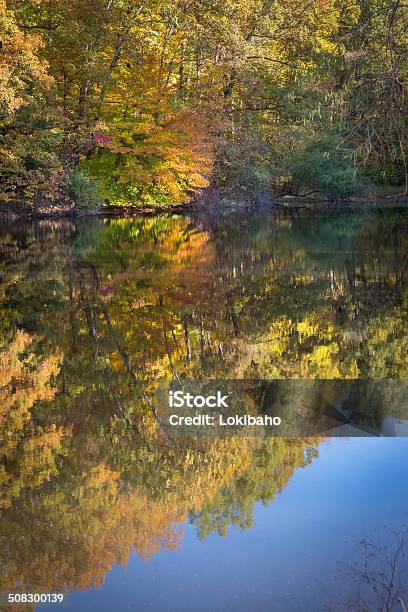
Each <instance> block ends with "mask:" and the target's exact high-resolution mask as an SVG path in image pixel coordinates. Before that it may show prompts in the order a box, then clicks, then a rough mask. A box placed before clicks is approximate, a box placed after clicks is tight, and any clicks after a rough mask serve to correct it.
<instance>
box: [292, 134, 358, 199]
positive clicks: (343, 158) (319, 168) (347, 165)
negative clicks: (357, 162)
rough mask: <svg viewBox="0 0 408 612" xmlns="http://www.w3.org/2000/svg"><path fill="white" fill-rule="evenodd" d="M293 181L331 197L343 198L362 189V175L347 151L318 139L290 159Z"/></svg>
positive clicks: (299, 186) (306, 188) (303, 189)
mask: <svg viewBox="0 0 408 612" xmlns="http://www.w3.org/2000/svg"><path fill="white" fill-rule="evenodd" d="M289 173H290V175H291V176H292V181H293V183H294V184H295V185H296V186H297V188H298V189H300V190H302V191H310V190H312V191H319V192H321V193H323V194H325V195H327V196H330V197H340V198H345V197H347V196H351V195H355V194H358V193H361V192H362V189H363V186H364V176H363V173H362V171H361V170H360V169H359V168H356V167H355V166H354V165H353V160H352V158H351V155H350V154H347V153H345V152H343V151H342V150H341V149H340V148H338V147H335V146H333V143H330V142H328V141H323V142H322V141H320V142H317V143H313V144H312V145H309V146H307V147H305V149H303V150H301V151H299V153H298V155H296V156H294V158H293V159H291V160H290V161H289Z"/></svg>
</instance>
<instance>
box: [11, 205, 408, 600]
mask: <svg viewBox="0 0 408 612" xmlns="http://www.w3.org/2000/svg"><path fill="white" fill-rule="evenodd" d="M407 245H408V216H407V215H406V214H404V213H402V212H398V211H394V212H390V211H372V212H369V213H361V214H360V213H351V212H349V213H343V214H339V213H336V214H327V215H320V216H315V215H312V214H310V213H307V214H306V213H293V212H290V211H288V212H282V211H279V212H278V211H275V212H268V213H265V212H264V213H259V214H248V213H246V214H242V213H234V214H226V215H224V216H220V217H218V218H216V219H215V218H213V217H204V216H203V217H200V218H194V219H193V218H184V217H178V216H162V217H154V218H147V219H133V220H128V219H117V220H106V221H101V220H84V221H81V222H78V223H73V222H70V221H58V222H49V221H46V222H45V221H44V222H40V223H37V224H35V225H34V224H33V225H31V226H29V227H21V226H19V227H9V228H3V229H2V230H1V231H0V276H1V288H0V309H1V319H0V342H1V347H0V400H1V401H0V449H1V464H0V511H1V514H0V555H1V564H0V592H3V593H7V592H9V591H15V590H17V591H26V592H50V591H54V592H63V593H65V595H66V597H65V602H64V604H63V606H59V607H60V608H61V609H69V610H79V611H80V610H95V611H96V610H98V611H99V610H101V611H104V610H106V611H108V610H109V611H114V610H118V611H122V610H157V611H167V610H176V611H178V610H192V609H196V610H222V609H227V610H245V611H246V610H277V611H281V610H282V611H284V610H288V611H289V612H290V611H291V610H310V611H314V610H325V609H328V610H347V609H360V610H366V609H367V610H375V609H381V610H382V609H384V610H387V609H388V610H400V609H401V606H400V604H399V603H398V601H397V597H403V598H404V599H405V601H406V600H407V593H406V592H404V589H403V586H401V585H403V584H404V581H405V582H406V578H407V566H406V558H405V557H404V554H403V553H404V551H405V544H404V541H403V540H404V536H403V532H404V529H406V528H407V526H408V516H407V510H408V508H407V502H408V485H407V480H406V465H407V460H408V439H406V438H405V439H404V438H400V439H399V438H368V439H365V438H354V439H330V440H327V439H325V438H324V437H321V436H320V437H317V436H314V437H312V436H310V437H308V438H307V437H303V438H298V439H287V438H273V439H270V438H257V439H251V438H240V439H236V438H228V439H223V440H221V439H218V440H217V439H214V440H211V441H203V440H201V441H198V440H192V439H187V438H184V439H173V438H171V437H169V436H168V435H166V432H165V431H164V430H163V429H162V428H161V426H160V422H159V421H158V420H157V415H156V414H155V412H154V410H152V407H151V398H152V397H154V394H155V391H156V389H157V386H158V385H159V384H160V383H161V382H163V381H170V380H174V379H176V380H183V379H191V378H193V379H204V380H205V379H208V378H229V379H234V378H237V379H242V378H245V379H254V380H255V379H264V380H277V379H279V380H280V379H293V378H295V379H299V378H301V379H312V380H316V381H319V380H327V379H329V380H334V381H336V380H340V379H344V378H346V379H350V380H356V379H358V380H360V381H367V387H364V392H363V393H362V394H360V395H361V397H359V408H358V412H359V416H360V417H361V418H362V419H363V418H364V422H366V423H367V424H368V425H369V426H370V427H372V428H377V429H378V428H380V427H381V423H382V421H383V418H384V416H385V414H386V413H387V410H388V409H389V407H390V406H392V409H393V413H394V414H396V415H398V416H399V418H402V416H403V414H402V413H401V410H402V408H401V406H402V405H403V404H404V398H405V395H404V394H405V391H404V389H405V388H404V387H403V381H404V380H406V379H408V335H407V307H408V300H407V297H408V293H407V286H406V276H407V270H408V252H407ZM390 380H392V381H393V383H392V384H391V385H390V384H389V383H387V384H384V386H383V387H382V386H381V385H380V386H378V381H390ZM370 381H377V382H376V386H375V391H373V389H374V387H370ZM399 381H400V382H399ZM305 388H306V387H305ZM401 390H402V391H401ZM314 392H315V391H314V386H313V385H311V386H310V385H309V386H308V387H307V393H308V394H309V396H310V394H313V393H314ZM309 396H308V397H307V398H306V397H305V398H303V400H302V398H300V399H299V398H297V399H296V401H297V402H299V401H306V400H307V401H308V402H309V404H310V401H311V398H310V397H309ZM291 401H292V400H291ZM289 403H291V402H288V404H289ZM293 403H294V402H293ZM288 409H289V408H288ZM365 538H366V539H365ZM364 542H365V543H364ZM374 546H375V548H374ZM384 546H386V547H387V548H386V549H383V547H384ZM365 559H366V560H368V565H367V567H368V571H367V573H366V574H364V573H363V569H364V561H365ZM393 566H395V572H394V579H393V580H391V574H392V570H391V569H390V568H392V567H393ZM390 572H391V573H390ZM400 583H401V584H400ZM390 584H392V586H391V588H389V587H390ZM363 600H364V601H363ZM364 605H365V606H366V607H364ZM353 606H354V607H353ZM358 606H359V607H358ZM381 606H382V607H381ZM387 606H388V607H387ZM51 608H52V607H50V606H48V607H40V608H39V609H51ZM56 608H57V607H55V609H56ZM5 609H7V608H5ZM14 609H16V608H14ZM20 609H22V610H30V609H33V608H30V607H28V606H22V607H21V608H20Z"/></svg>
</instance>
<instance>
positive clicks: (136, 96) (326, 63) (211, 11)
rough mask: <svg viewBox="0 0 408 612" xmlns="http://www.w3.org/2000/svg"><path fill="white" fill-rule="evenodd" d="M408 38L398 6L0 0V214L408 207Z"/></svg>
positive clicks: (382, 2) (388, 0) (336, 0)
mask: <svg viewBox="0 0 408 612" xmlns="http://www.w3.org/2000/svg"><path fill="white" fill-rule="evenodd" d="M407 26H408V7H407V5H406V4H405V3H403V2H401V0H355V1H351V2H350V0H312V1H307V0H285V1H283V0H223V1H220V0H211V1H209V0H175V1H172V2H169V0H81V1H78V0H69V1H67V0H17V1H16V0H0V32H1V47H0V53H1V56H2V61H1V67H0V183H1V187H0V199H1V200H2V201H3V202H9V203H10V204H11V203H13V204H16V203H21V204H22V205H23V204H27V203H28V204H31V205H34V206H37V207H40V206H42V205H44V203H69V202H71V203H75V205H76V206H78V207H81V208H87V209H95V208H97V207H98V206H99V205H101V204H105V205H107V204H108V205H129V204H134V205H139V206H140V205H143V206H146V205H149V206H162V207H163V206H171V205H174V204H176V203H180V202H183V201H186V200H188V199H189V198H191V197H192V196H193V195H194V194H196V193H197V192H198V193H200V192H201V191H202V190H203V189H204V188H206V187H208V186H210V185H211V186H215V187H216V188H217V189H219V190H226V191H227V192H228V193H237V192H239V193H244V194H250V195H251V196H252V195H253V194H259V193H261V194H265V193H270V194H283V193H286V194H300V195H304V194H305V193H310V192H317V193H321V194H325V195H327V196H329V197H337V198H345V197H347V196H350V195H353V194H359V193H361V194H364V193H366V192H367V190H370V189H372V188H373V186H380V189H385V186H387V188H388V187H389V186H393V189H392V192H393V193H394V194H400V193H401V194H406V193H407V174H408V172H407V159H406V147H407V141H408V131H407V110H408V100H407V95H406V86H407V74H408V27H407ZM381 186H383V187H381Z"/></svg>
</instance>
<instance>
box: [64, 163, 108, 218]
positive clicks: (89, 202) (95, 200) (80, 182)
mask: <svg viewBox="0 0 408 612" xmlns="http://www.w3.org/2000/svg"><path fill="white" fill-rule="evenodd" d="M68 192H69V194H70V195H71V197H72V198H73V199H74V202H75V204H76V206H77V207H78V208H84V209H87V210H96V209H97V208H98V207H99V206H100V204H101V199H100V197H99V195H98V189H97V185H96V183H95V182H94V181H93V180H92V179H91V178H89V176H88V175H86V174H85V173H84V172H81V170H73V171H72V172H71V173H70V175H69V183H68Z"/></svg>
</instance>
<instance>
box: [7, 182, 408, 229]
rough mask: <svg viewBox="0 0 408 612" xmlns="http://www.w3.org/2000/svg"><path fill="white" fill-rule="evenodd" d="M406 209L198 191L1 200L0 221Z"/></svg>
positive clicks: (385, 202)
mask: <svg viewBox="0 0 408 612" xmlns="http://www.w3.org/2000/svg"><path fill="white" fill-rule="evenodd" d="M378 208H381V209H388V208H390V209H404V208H408V195H388V196H387V195H381V196H377V195H368V196H355V197H350V198H346V199H338V198H328V197H325V196H319V195H317V196H312V197H311V196H296V195H289V194H287V195H283V196H273V195H264V196H262V197H260V196H255V197H254V198H253V199H249V198H247V197H246V198H243V197H242V196H234V195H228V194H225V193H221V192H216V191H213V190H211V193H210V195H209V196H208V195H207V194H201V195H200V196H198V197H194V198H192V199H191V200H190V201H188V202H185V203H182V204H175V205H174V206H134V205H130V206H114V205H109V206H106V205H105V206H101V207H100V208H98V209H97V210H85V209H80V208H77V207H76V206H75V204H74V203H72V202H69V203H49V204H44V205H42V206H38V207H34V206H28V205H27V204H24V203H23V202H21V201H20V202H18V201H13V202H0V223H14V222H17V221H26V222H33V221H37V220H44V219H49V220H53V219H81V218H86V217H102V218H106V219H108V218H123V217H125V218H132V217H135V218H136V217H143V216H154V215H160V214H175V215H178V214H180V215H181V214H189V213H197V212H208V213H220V212H223V211H225V212H234V211H244V210H252V209H256V210H261V209H264V210H266V209H276V210H291V209H292V210H302V209H306V210H309V211H311V212H326V211H356V210H372V209H378Z"/></svg>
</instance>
